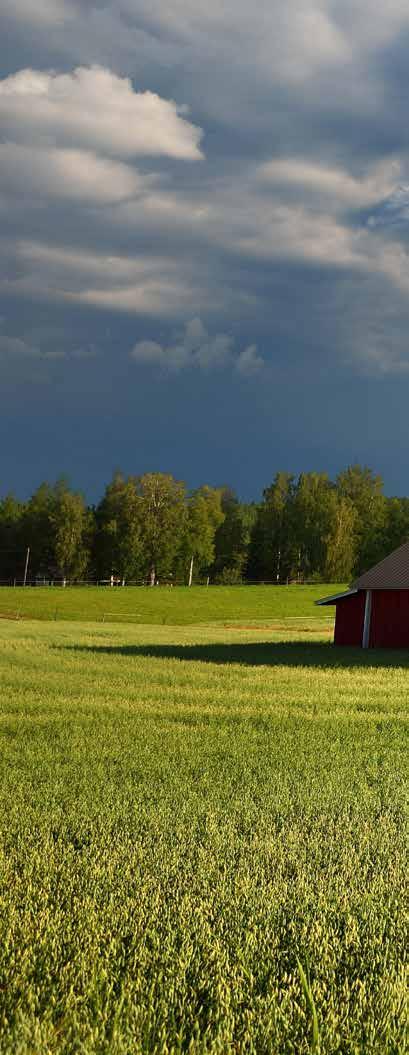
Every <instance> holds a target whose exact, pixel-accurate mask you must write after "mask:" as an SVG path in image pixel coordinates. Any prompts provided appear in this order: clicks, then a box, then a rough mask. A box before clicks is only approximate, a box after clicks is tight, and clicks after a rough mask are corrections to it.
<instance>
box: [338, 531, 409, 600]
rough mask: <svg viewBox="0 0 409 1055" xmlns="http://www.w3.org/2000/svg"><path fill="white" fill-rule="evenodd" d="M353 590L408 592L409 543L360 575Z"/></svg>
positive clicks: (399, 547)
mask: <svg viewBox="0 0 409 1055" xmlns="http://www.w3.org/2000/svg"><path fill="white" fill-rule="evenodd" d="M351 588H352V589H354V590H409V542H404V543H403V546H398V549H394V550H393V553H390V554H389V556H388V557H385V558H384V560H381V561H379V564H375V566H374V567H373V568H370V570H369V571H366V572H364V574H363V575H360V577H359V579H357V580H356V582H354V583H353V585H352V587H351Z"/></svg>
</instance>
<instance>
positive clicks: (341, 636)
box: [334, 590, 365, 645]
mask: <svg viewBox="0 0 409 1055" xmlns="http://www.w3.org/2000/svg"><path fill="white" fill-rule="evenodd" d="M364 614H365V590H359V591H358V593H353V594H351V596H350V597H344V598H343V599H342V600H341V601H337V609H336V616H335V634H334V644H335V645H362V630H363V625H364Z"/></svg>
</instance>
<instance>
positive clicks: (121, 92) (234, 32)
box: [0, 0, 409, 482]
mask: <svg viewBox="0 0 409 1055" xmlns="http://www.w3.org/2000/svg"><path fill="white" fill-rule="evenodd" d="M0 28H1V30H2V32H3V40H4V41H5V42H6V45H7V48H6V50H5V61H4V65H3V69H2V80H1V82H0V118H1V122H2V129H3V134H2V139H1V141H0V221H1V236H0V241H1V250H2V268H1V272H0V293H1V296H2V308H1V314H2V316H3V322H2V328H1V339H0V369H1V370H2V372H3V376H4V377H5V378H6V379H7V384H8V385H11V389H12V387H13V384H15V385H16V386H17V388H16V391H18V385H19V379H20V380H23V381H24V379H25V378H26V379H28V380H29V381H30V383H31V381H32V380H33V379H34V383H35V385H36V391H37V393H38V392H39V391H40V390H41V392H42V393H43V397H42V398H43V399H44V407H46V406H47V405H48V404H47V401H49V400H50V398H51V392H54V393H56V392H58V400H59V401H60V403H61V401H63V400H64V398H65V396H66V397H67V398H68V393H70V406H71V408H73V407H74V406H76V413H77V412H78V414H79V413H80V412H81V413H84V414H85V409H84V406H83V402H82V399H83V395H82V396H81V399H80V398H79V396H78V399H77V400H76V398H75V392H76V391H77V393H79V391H80V390H81V393H82V394H83V393H84V391H86V392H87V393H88V394H90V393H91V391H92V386H93V384H94V385H95V384H97V387H98V402H99V406H100V407H101V408H103V413H104V414H106V413H107V412H108V408H109V407H110V405H111V398H112V389H113V386H114V385H115V384H116V385H117V386H118V389H120V390H121V392H122V393H123V392H124V387H126V389H127V401H128V399H129V400H130V401H131V402H130V403H129V405H128V402H127V411H126V413H125V417H123V415H122V420H121V426H120V430H122V434H123V441H122V442H123V444H124V445H126V436H127V435H133V430H134V428H135V417H134V415H133V413H132V409H131V403H132V393H135V399H136V400H137V405H138V422H139V425H140V427H141V428H142V427H143V429H144V430H146V429H148V430H149V415H148V416H146V414H145V412H144V413H143V414H142V411H141V407H142V406H144V400H145V401H146V398H147V395H148V393H149V392H150V389H151V386H152V384H153V383H155V384H157V385H158V386H159V387H158V395H157V397H156V399H155V402H154V404H153V405H152V404H151V405H150V411H151V429H152V432H155V436H156V439H155V444H153V447H152V450H155V449H156V448H157V447H159V448H160V447H161V435H162V431H161V430H162V427H164V426H163V422H164V419H165V418H166V419H168V416H169V413H168V410H166V411H165V407H166V398H169V397H170V393H172V396H171V407H172V411H173V415H174V430H173V431H174V442H175V449H178V439H177V436H178V428H179V425H178V424H177V421H178V420H179V422H180V421H181V420H182V418H183V415H182V412H181V408H182V406H184V404H185V401H186V400H188V401H189V400H191V401H193V403H195V401H196V399H197V416H196V421H195V430H196V436H197V444H199V443H200V442H202V440H201V439H200V437H201V435H202V433H201V431H200V426H199V420H198V419H199V418H200V414H203V415H204V414H205V408H206V407H207V406H208V400H209V398H210V396H209V392H210V391H211V386H212V384H213V386H214V388H213V392H214V396H213V400H214V401H215V400H216V402H217V404H218V405H219V404H220V406H221V407H223V406H227V405H228V406H229V414H228V417H229V420H230V426H231V428H233V429H236V438H237V442H238V444H239V446H240V443H242V442H244V436H243V430H242V429H241V428H240V425H239V418H240V414H241V415H242V416H243V415H244V417H245V418H246V414H247V411H246V410H245V402H243V400H244V399H245V393H246V392H247V393H249V392H251V400H252V405H253V409H254V411H255V413H256V414H257V412H258V411H257V408H259V409H260V408H261V407H262V406H264V405H265V400H266V399H267V400H268V398H269V396H268V394H270V400H271V405H272V407H273V406H274V414H275V418H276V422H277V428H278V422H280V421H281V429H282V431H281V433H280V430H279V431H278V433H277V432H276V431H275V432H274V437H275V439H274V442H275V443H276V444H278V448H279V450H280V444H281V448H282V449H283V450H284V449H287V445H288V443H289V445H290V448H291V444H293V448H294V458H295V459H296V460H297V458H298V459H299V454H297V450H298V445H299V444H301V447H303V445H304V446H305V440H302V439H300V435H301V433H300V430H299V428H298V427H297V429H295V428H292V430H291V434H290V433H289V434H288V436H287V439H286V438H285V437H286V435H287V432H286V429H287V428H288V426H287V423H286V416H285V415H284V417H283V416H282V413H281V407H280V406H279V405H278V404H277V397H276V393H277V388H279V390H280V392H281V394H282V397H283V399H284V403H285V400H286V399H288V400H290V402H292V401H293V399H294V395H293V388H294V383H296V384H297V385H302V386H304V387H306V390H308V393H309V399H310V400H311V411H312V417H314V409H313V408H316V411H317V413H318V409H319V408H318V403H319V400H322V399H323V398H324V399H326V400H327V403H328V405H330V406H332V407H334V411H335V410H336V408H338V405H339V397H338V396H337V395H336V394H335V392H334V379H337V380H336V384H337V385H338V390H339V391H341V389H342V385H343V384H347V381H348V378H349V379H350V380H351V384H352V383H353V384H355V385H357V384H359V385H361V384H363V383H364V381H365V383H366V384H368V385H376V384H378V383H379V381H380V380H382V379H385V378H388V377H390V379H391V383H393V381H394V378H396V376H397V375H399V382H397V381H395V384H398V383H399V384H400V385H402V384H404V383H406V382H405V375H406V373H407V371H408V364H409V350H408V348H407V341H406V334H407V330H408V324H409V271H408V266H407V265H408V259H407V248H406V247H407V234H408V211H409V207H408V204H407V202H408V200H409V196H408V192H407V185H408V182H409V165H408V144H407V122H406V114H405V106H406V103H405V100H406V98H407V89H408V81H409V72H408V71H409V67H408V64H407V62H406V61H405V59H407V51H408V34H409V13H408V9H407V5H406V3H403V2H402V0H390V3H389V4H388V7H387V8H386V7H385V9H384V10H382V9H379V7H378V5H375V4H374V2H373V0H358V3H357V2H354V3H352V0H351V2H349V0H344V3H343V4H342V5H341V4H339V5H336V4H333V3H330V2H329V0H291V2H289V3H288V4H284V5H283V4H281V3H278V2H277V3H271V0H257V4H256V8H255V9H254V6H253V8H249V5H248V4H247V3H246V4H245V3H244V0H234V2H233V0H229V2H227V3H226V4H223V5H220V3H219V2H217V0H209V2H208V3H207V4H206V5H201V6H200V5H198V4H197V2H196V0H170V2H169V3H167V4H166V5H164V4H163V3H162V0H138V2H137V3H136V2H135V0H115V2H114V0H104V2H100V3H92V2H89V0H87V2H85V0H3V4H2V23H1V26H0ZM194 325H196V326H197V327H198V330H197V332H198V333H199V329H200V327H201V330H200V333H201V337H200V340H199V339H197V343H196V345H195V346H194V347H193V346H192V344H191V338H190V337H189V334H190V333H191V332H193V331H191V329H189V327H190V328H191V327H192V326H193V327H194ZM135 349H137V351H135ZM138 349H139V351H138ZM240 356H243V357H244V358H242V360H240ZM166 362H168V363H169V366H170V367H172V369H170V371H168V372H167V373H166V370H165V373H164V366H166ZM239 362H241V366H242V368H241V367H240V366H239V365H238V364H239ZM193 365H196V366H197V365H199V367H200V368H199V369H196V370H193V369H192V366H193ZM204 366H205V369H202V367H204ZM175 367H177V369H175ZM318 373H320V375H321V387H320V391H319V394H318V389H317V374H318ZM97 375H98V380H97V382H96V376H97ZM164 376H166V381H164ZM295 379H297V380H296V381H295ZM163 386H165V387H163ZM209 386H210V387H209ZM248 386H250V387H248ZM11 389H10V391H11ZM324 391H325V393H326V395H325V396H323V392H324ZM361 391H362V390H361ZM391 391H392V390H391ZM136 392H137V396H136ZM200 392H202V394H204V393H206V399H204V398H203V399H202V400H201V399H200ZM64 393H65V395H64ZM216 393H217V395H216ZM122 398H124V397H123V396H122ZM374 398H375V397H374ZM232 399H233V400H235V408H236V409H234V407H232V405H231V401H232ZM81 408H82V409H81ZM298 413H299V416H300V420H302V421H304V426H305V428H310V429H312V431H313V432H314V428H315V426H313V425H312V424H311V421H309V424H308V425H307V422H306V419H305V416H304V415H303V413H302V412H301V409H300V408H298ZM67 415H68V417H69V413H68V410H67ZM127 415H128V417H127ZM260 415H261V416H260V422H264V425H263V428H264V440H263V439H262V437H261V434H260V435H259V436H258V439H257V443H256V439H254V444H255V446H254V448H252V449H253V451H254V457H257V452H256V448H257V445H258V443H261V444H262V445H263V444H264V446H265V439H266V437H268V435H269V429H270V430H271V429H272V427H273V426H272V423H271V415H270V416H269V415H268V413H267V409H266V410H265V413H264V411H263V412H262V411H261V409H260ZM114 417H115V415H114ZM61 420H65V419H64V414H63V413H62V412H61ZM127 421H128V426H127V425H126V422H127ZM142 421H143V425H142ZM260 422H259V424H258V429H260V428H261V424H260ZM84 427H85V426H84ZM127 427H128V433H127ZM180 427H182V426H180ZM203 427H204V426H203ZM213 427H214V428H215V429H217V428H219V430H222V429H223V424H222V411H220V417H219V416H218V414H215V415H213ZM80 431H81V430H80ZM301 432H302V429H301ZM114 433H115V434H118V433H117V432H116V431H115V430H114ZM299 433H300V435H299ZM221 436H222V431H221V432H220V435H219V440H217V439H215V440H214V442H213V445H212V450H213V454H212V457H215V451H216V448H217V444H218V442H220V443H221V444H222V439H221ZM280 436H281V439H280V438H279V437H280ZM297 436H298V439H297ZM144 438H145V440H146V435H145V437H144ZM202 439H203V436H202ZM149 442H150V441H149ZM149 442H148V444H147V446H148V448H149ZM246 442H247V441H246ZM249 442H250V447H251V442H252V441H251V438H250V440H249ZM314 442H315V441H314ZM105 443H106V448H108V446H109V437H108V436H107V437H106V441H105ZM164 444H165V447H166V441H165V440H164ZM155 445H156V446H155ZM294 445H295V446H294ZM317 445H318V446H317V449H319V440H318V439H317ZM336 446H337V450H338V446H339V444H338V441H337V445H336ZM347 446H348V445H347V444H346V446H345V454H346V455H347ZM193 448H194V445H193ZM193 448H192V454H191V458H192V460H193V459H194V458H197V450H196V453H195V454H193ZM64 449H65V448H64ZM314 449H315V448H314ZM322 450H323V452H324V456H325V457H327V447H326V444H325V443H323V446H322ZM355 453H356V454H357V455H359V451H355ZM101 456H102V455H101ZM185 456H186V465H187V468H186V470H183V466H182V467H181V468H179V469H178V466H177V465H174V466H173V468H174V469H175V471H176V472H179V473H180V472H181V471H185V472H186V475H189V473H190V472H191V469H190V468H189V466H190V462H189V453H188V452H186V455H185ZM56 457H57V452H56ZM337 457H338V455H337ZM392 457H393V454H392V450H391V459H392ZM119 460H120V458H119V455H118V459H116V458H114V459H113V461H114V463H117V462H118V461H119ZM217 460H218V461H219V460H220V459H219V456H217ZM65 467H66V466H65ZM228 469H229V465H227V464H226V471H227V470H228ZM229 471H230V470H229ZM210 474H211V470H210ZM237 482H239V481H237Z"/></svg>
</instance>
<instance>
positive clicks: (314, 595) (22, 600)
mask: <svg viewBox="0 0 409 1055" xmlns="http://www.w3.org/2000/svg"><path fill="white" fill-rule="evenodd" d="M343 589H345V587H344V586H339V584H337V585H328V584H326V585H325V586H322V585H321V586H233V587H232V586H209V587H208V588H207V587H205V586H193V587H191V588H190V589H188V588H187V587H186V586H176V587H166V586H163V587H162V586H159V587H155V588H154V589H151V588H150V587H143V586H128V587H127V586H125V587H124V588H122V587H115V588H114V589H111V588H110V587H109V586H89V587H82V586H72V587H66V588H65V589H62V587H57V586H54V587H53V586H50V587H38V586H36V587H26V588H25V589H24V588H23V587H16V588H14V587H1V588H0V618H1V617H2V616H3V617H4V616H5V617H8V618H13V619H16V618H30V619H53V620H55V621H56V620H58V619H70V620H79V621H83V620H90V621H92V620H98V621H101V622H105V621H108V622H132V623H144V624H154V625H157V624H159V625H169V626H177V625H179V626H192V625H195V624H198V623H214V622H223V623H230V622H237V621H245V622H246V623H252V622H254V621H260V620H262V621H263V622H265V621H266V620H270V621H272V622H277V621H278V622H280V623H282V621H283V619H284V620H288V619H290V620H295V621H297V620H301V622H305V618H308V620H309V625H314V624H311V620H314V619H315V620H317V621H318V625H322V623H327V624H329V623H330V622H331V619H332V617H333V609H328V608H314V601H316V600H318V598H320V597H323V596H325V595H328V594H331V593H336V592H337V591H339V590H343Z"/></svg>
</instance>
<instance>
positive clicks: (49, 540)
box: [22, 481, 63, 577]
mask: <svg viewBox="0 0 409 1055" xmlns="http://www.w3.org/2000/svg"><path fill="white" fill-rule="evenodd" d="M56 486H57V485H55V486H54V487H52V486H51V485H50V484H49V483H46V482H44V483H42V484H40V486H39V487H38V488H37V490H36V491H34V494H33V495H32V496H31V498H30V500H29V502H27V505H26V507H25V510H24V515H23V520H22V539H23V545H24V549H26V548H27V547H28V546H29V547H30V577H33V576H35V575H44V576H46V575H49V574H50V573H51V574H53V572H54V570H55V550H54V542H55V539H54V526H53V522H52V514H53V512H54V508H55V502H56ZM59 486H60V487H62V486H63V482H62V481H60V482H59Z"/></svg>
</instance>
